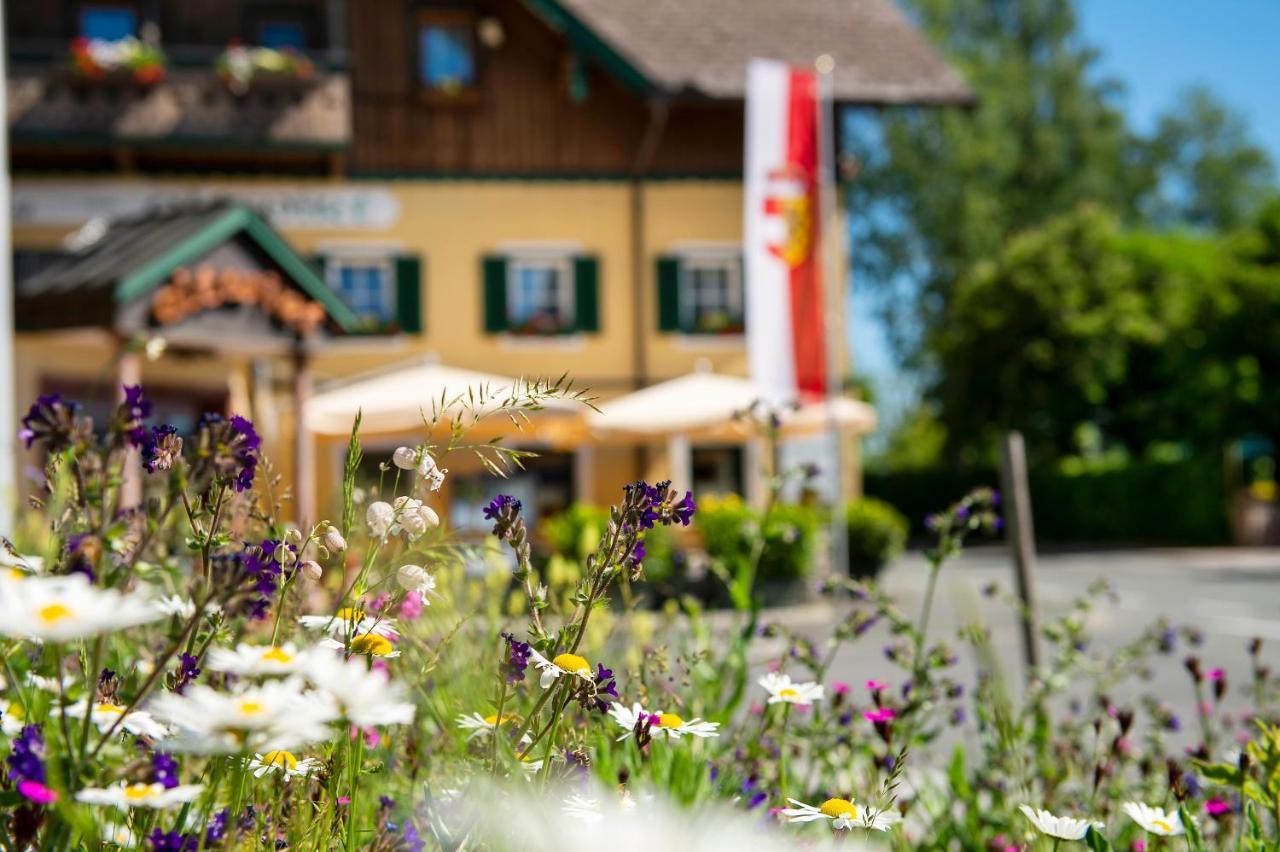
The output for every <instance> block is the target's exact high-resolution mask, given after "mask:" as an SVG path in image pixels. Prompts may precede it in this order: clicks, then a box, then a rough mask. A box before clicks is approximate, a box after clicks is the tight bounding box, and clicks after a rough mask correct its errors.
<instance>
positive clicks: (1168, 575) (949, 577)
mask: <svg viewBox="0 0 1280 852" xmlns="http://www.w3.org/2000/svg"><path fill="white" fill-rule="evenodd" d="M927 577H928V568H927V563H926V562H925V560H924V558H923V557H922V556H921V555H920V554H918V553H911V554H908V555H906V556H904V557H903V558H902V559H900V560H898V561H897V562H896V563H895V564H893V565H891V566H890V567H889V568H888V569H887V570H886V571H885V573H884V574H883V575H882V576H881V579H880V582H881V586H882V588H884V589H885V590H887V591H888V592H890V593H891V594H892V595H893V596H894V598H895V599H896V600H897V602H898V604H899V605H900V607H901V608H902V609H903V610H904V611H905V612H906V613H907V615H909V616H910V617H912V618H913V619H914V618H915V617H916V615H917V614H918V613H919V611H920V607H921V603H922V601H923V598H924V593H925V586H926V580H927ZM1097 579H1105V580H1107V581H1108V582H1109V583H1110V584H1111V588H1112V590H1113V592H1114V594H1115V599H1114V600H1113V601H1110V602H1103V603H1102V604H1101V605H1099V606H1098V607H1097V608H1095V609H1094V610H1092V611H1091V612H1090V613H1089V614H1088V616H1087V619H1086V624H1087V632H1088V635H1089V636H1090V637H1091V644H1090V646H1089V653H1091V654H1095V655H1104V654H1109V653H1111V652H1113V651H1114V650H1115V649H1118V648H1120V647H1122V646H1123V645H1125V644H1126V643H1128V642H1130V641H1131V640H1133V639H1134V638H1136V637H1137V636H1138V635H1139V634H1140V633H1141V632H1142V631H1143V629H1144V628H1145V627H1147V626H1148V625H1150V624H1152V623H1153V622H1154V621H1155V620H1156V619H1157V618H1158V617H1160V616H1162V615H1163V616H1167V617H1168V618H1169V619H1170V620H1171V621H1172V623H1173V624H1174V625H1176V626H1179V627H1181V626H1184V625H1185V626H1190V627H1194V628H1196V629H1197V630H1199V631H1201V632H1202V633H1203V637H1204V638H1203V642H1202V644H1201V645H1200V646H1199V647H1195V648H1193V647H1191V646H1189V645H1188V644H1187V643H1186V642H1185V641H1184V640H1183V639H1182V638H1181V637H1180V638H1179V640H1178V643H1177V649H1176V651H1175V652H1174V653H1173V654H1170V655H1167V656H1165V655H1162V656H1157V657H1155V658H1154V659H1153V661H1152V665H1151V667H1150V677H1149V679H1143V678H1133V679H1131V680H1130V681H1127V682H1125V683H1123V684H1121V685H1118V686H1117V687H1116V688H1115V689H1114V690H1111V691H1110V692H1109V694H1111V695H1113V696H1114V697H1115V698H1116V700H1117V701H1121V702H1136V701H1137V699H1138V698H1139V697H1140V696H1141V695H1144V694H1154V695H1157V696H1159V697H1160V698H1161V699H1162V700H1164V701H1166V702H1168V703H1169V704H1171V705H1173V706H1174V709H1175V710H1176V712H1178V713H1179V714H1180V715H1181V717H1182V719H1183V722H1184V730H1185V729H1189V728H1190V727H1191V724H1192V722H1193V719H1194V716H1193V713H1194V696H1193V692H1192V687H1191V682H1190V678H1189V676H1188V675H1187V672H1186V670H1185V668H1184V667H1183V660H1184V658H1185V657H1186V656H1187V655H1188V654H1190V653H1194V654H1196V655H1198V656H1199V657H1200V658H1201V660H1203V665H1204V669H1205V670H1208V669H1211V668H1222V669H1224V670H1225V671H1226V673H1227V678H1228V683H1229V694H1228V697H1227V700H1226V702H1225V703H1224V707H1223V709H1224V711H1225V712H1228V713H1238V712H1239V711H1240V710H1242V709H1244V708H1245V707H1246V706H1248V704H1249V703H1250V702H1249V700H1248V696H1247V694H1246V689H1247V686H1248V683H1249V681H1250V670H1251V669H1250V664H1249V657H1248V652H1247V647H1248V643H1249V641H1250V640H1251V639H1252V638H1254V637H1257V638H1261V639H1262V640H1263V648H1262V658H1263V660H1264V661H1265V662H1266V663H1267V664H1269V665H1271V666H1272V668H1273V670H1275V671H1276V672H1280V549H1267V550H1250V549H1225V548H1224V549H1140V550H1107V551H1087V552H1074V553H1050V554H1042V555H1041V556H1040V558H1039V567H1038V574H1037V591H1038V597H1039V604H1040V611H1041V614H1042V615H1041V618H1042V622H1046V623H1047V622H1049V621H1051V620H1052V619H1054V618H1057V617H1060V616H1062V615H1063V614H1065V613H1066V612H1068V611H1069V609H1070V607H1071V603H1072V601H1073V600H1074V599H1076V598H1078V597H1079V596H1080V595H1082V594H1083V593H1084V592H1085V590H1086V589H1087V588H1088V587H1089V585H1090V584H1091V583H1093V582H1094V581H1095V580H1097ZM993 583H994V584H996V585H997V586H998V587H999V588H1000V590H1001V592H1002V593H1003V594H1006V595H1007V594H1012V593H1013V590H1014V589H1015V585H1014V578H1013V567H1012V565H1011V563H1010V561H1009V558H1008V555H1007V553H1006V551H1005V550H1004V549H1003V548H998V547H988V548H976V549H971V550H968V551H966V552H965V553H964V554H963V555H962V556H961V557H960V558H959V559H958V560H956V561H955V562H952V563H949V564H948V565H946V566H945V567H944V568H943V572H942V574H941V575H940V577H939V583H938V593H937V597H936V599H935V602H934V610H933V616H932V619H931V625H930V629H929V635H930V638H931V640H935V641H936V640H938V639H946V640H948V641H950V642H951V643H952V646H953V648H955V649H956V651H957V653H958V656H959V663H958V664H957V666H956V670H955V674H956V676H957V679H959V680H960V681H961V682H962V683H965V684H966V686H967V687H971V686H972V684H973V681H974V677H975V659H974V654H973V652H972V650H971V649H970V648H969V646H967V645H966V644H965V643H963V642H961V641H960V640H959V639H958V638H957V633H958V631H959V629H960V628H961V627H962V626H963V625H967V624H973V623H975V622H980V623H982V624H983V625H985V626H986V627H987V628H989V629H990V631H991V638H992V645H993V647H994V648H995V649H996V650H997V652H998V655H999V658H1000V660H1001V665H1002V668H1003V670H1004V673H1005V675H1006V677H1007V678H1008V679H1009V681H1010V682H1020V679H1021V677H1022V675H1021V666H1022V663H1021V660H1022V644H1021V634H1020V628H1019V624H1018V621H1017V619H1016V616H1015V614H1014V612H1013V611H1012V610H1011V609H1010V607H1009V605H1008V603H1007V602H1004V601H1002V600H1000V596H999V595H997V596H995V597H988V596H985V595H984V594H983V589H984V587H987V586H989V585H990V584H993ZM841 612H842V610H840V609H835V608H832V607H831V606H829V605H827V604H825V603H817V604H813V605H810V606H804V607H796V608H793V609H789V610H784V611H782V612H780V613H779V615H780V616H781V618H780V620H782V621H784V622H786V623H788V624H790V625H791V626H792V627H794V628H796V629H798V630H801V631H802V632H803V633H805V634H806V635H809V636H811V637H813V638H815V639H823V638H825V637H826V636H828V635H829V632H830V627H831V625H832V624H833V623H835V621H836V620H837V619H838V618H840V617H841ZM888 641H889V636H888V634H887V631H885V630H884V629H883V627H882V626H877V627H875V628H873V629H872V630H871V631H869V632H868V633H867V634H866V636H864V637H863V638H862V639H861V640H859V641H858V642H857V643H856V644H854V645H852V646H846V647H845V648H844V649H843V650H842V651H841V652H840V653H839V654H838V655H837V657H836V660H835V663H834V664H833V666H832V671H831V676H830V680H844V681H847V682H849V683H851V684H853V685H854V688H855V689H859V688H861V684H862V683H863V682H864V681H866V680H867V679H868V678H876V679H880V680H885V681H888V682H890V683H894V684H895V685H896V684H900V683H901V681H902V678H903V673H902V670H901V669H898V668H895V667H894V666H893V664H892V663H890V662H888V661H887V660H886V659H885V656H884V653H883V648H884V646H885V644H886V643H887V642H888ZM759 650H760V651H761V652H762V656H763V655H764V654H767V653H768V652H769V651H770V650H772V652H773V653H775V654H776V653H777V651H778V648H777V647H776V645H775V647H774V648H772V649H770V648H769V647H768V643H766V644H765V645H764V647H761V648H760V649H759Z"/></svg>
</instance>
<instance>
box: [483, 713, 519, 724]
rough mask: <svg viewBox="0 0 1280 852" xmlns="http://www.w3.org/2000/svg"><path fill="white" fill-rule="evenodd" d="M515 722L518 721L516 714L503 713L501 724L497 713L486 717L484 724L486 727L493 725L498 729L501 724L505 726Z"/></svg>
mask: <svg viewBox="0 0 1280 852" xmlns="http://www.w3.org/2000/svg"><path fill="white" fill-rule="evenodd" d="M515 720H516V715H515V714H514V713H503V714H502V721H501V723H499V721H498V714H497V713H490V714H489V715H488V716H485V717H484V723H485V724H486V725H492V726H494V727H497V726H498V725H499V724H503V725H505V724H507V723H508V722H514V721H515Z"/></svg>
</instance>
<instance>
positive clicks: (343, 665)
mask: <svg viewBox="0 0 1280 852" xmlns="http://www.w3.org/2000/svg"><path fill="white" fill-rule="evenodd" d="M304 674H305V675H306V677H307V680H309V681H311V683H312V684H314V685H315V686H316V687H317V688H319V689H320V690H321V691H322V692H323V693H324V695H325V697H326V699H327V701H326V702H325V703H326V704H328V705H329V706H330V707H331V708H332V712H333V713H335V714H337V715H339V716H341V717H343V718H345V719H346V720H347V721H349V722H351V723H352V724H353V725H358V726H359V727H361V728H372V727H375V726H378V725H405V724H408V723H409V722H412V721H413V714H414V708H413V705H412V704H410V703H409V701H408V700H407V699H408V695H407V694H406V692H405V688H404V685H403V684H400V683H393V682H391V681H390V680H388V678H387V677H386V675H385V674H383V673H382V672H378V671H371V670H370V669H369V667H368V666H367V665H366V664H365V662H364V661H363V660H344V659H342V658H341V657H339V656H337V655H334V656H329V655H328V654H318V655H316V656H315V657H313V658H312V659H311V660H310V661H308V663H307V667H306V670H305V672H304Z"/></svg>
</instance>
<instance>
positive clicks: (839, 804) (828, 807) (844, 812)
mask: <svg viewBox="0 0 1280 852" xmlns="http://www.w3.org/2000/svg"><path fill="white" fill-rule="evenodd" d="M818 810H820V811H822V813H823V815H824V816H829V817H831V818H832V819H839V818H840V817H842V816H847V817H849V819H857V818H858V808H857V807H856V806H855V805H854V804H853V802H851V801H849V800H848V799H827V800H826V801H825V802H823V803H822V805H821V806H820V807H819V808H818Z"/></svg>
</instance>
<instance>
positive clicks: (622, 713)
mask: <svg viewBox="0 0 1280 852" xmlns="http://www.w3.org/2000/svg"><path fill="white" fill-rule="evenodd" d="M609 715H610V716H612V717H613V720H614V721H615V722H617V723H618V724H619V725H620V726H622V728H623V732H622V733H621V734H620V735H619V736H618V739H619V740H625V739H626V738H627V737H630V736H631V735H632V734H634V733H635V730H636V726H637V725H639V724H640V722H641V721H647V722H648V725H649V736H650V737H652V738H653V739H655V740H657V739H661V738H663V737H666V738H667V739H672V740H678V739H680V737H682V736H684V735H685V734H688V735H689V736H691V737H700V738H704V739H705V738H706V737H718V736H720V731H719V730H718V729H719V727H720V723H719V722H704V721H702V720H701V719H690V720H689V721H687V722H686V721H685V720H684V719H682V718H680V717H679V716H677V715H676V714H675V713H650V712H648V711H647V710H645V709H644V708H643V707H641V706H640V705H639V704H632V705H631V706H630V707H627V706H626V705H625V704H620V703H619V702H617V701H615V702H613V707H612V708H611V709H610V710H609Z"/></svg>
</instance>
